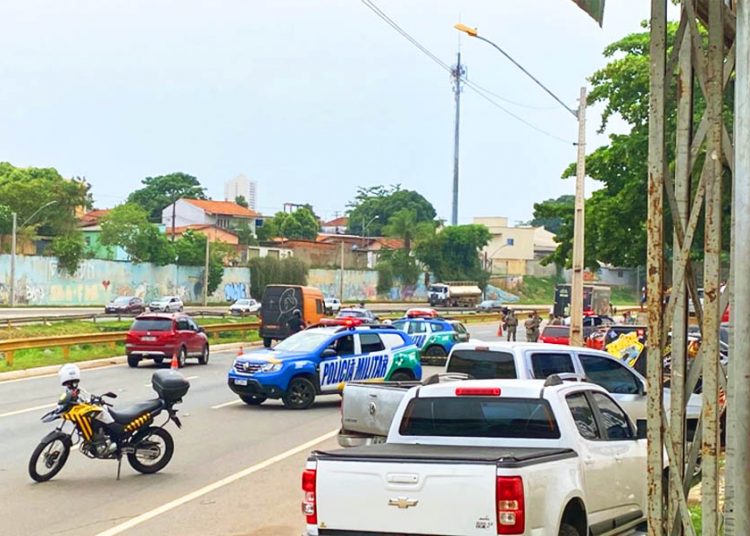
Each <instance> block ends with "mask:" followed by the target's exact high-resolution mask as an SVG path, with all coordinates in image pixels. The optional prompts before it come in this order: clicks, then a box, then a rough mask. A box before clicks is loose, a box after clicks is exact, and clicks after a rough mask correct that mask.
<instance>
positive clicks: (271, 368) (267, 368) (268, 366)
mask: <svg viewBox="0 0 750 536" xmlns="http://www.w3.org/2000/svg"><path fill="white" fill-rule="evenodd" d="M280 370H281V363H265V364H264V365H261V366H260V372H278V371H280Z"/></svg>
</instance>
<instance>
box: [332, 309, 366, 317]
mask: <svg viewBox="0 0 750 536" xmlns="http://www.w3.org/2000/svg"><path fill="white" fill-rule="evenodd" d="M364 316H366V314H365V312H364V311H355V310H354V309H342V310H341V312H340V313H339V314H338V317H339V318H351V317H357V318H362V317H364Z"/></svg>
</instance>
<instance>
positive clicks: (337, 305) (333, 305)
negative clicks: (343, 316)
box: [325, 298, 341, 315]
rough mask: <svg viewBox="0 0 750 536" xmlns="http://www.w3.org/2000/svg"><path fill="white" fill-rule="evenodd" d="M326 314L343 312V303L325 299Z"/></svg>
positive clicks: (336, 299)
mask: <svg viewBox="0 0 750 536" xmlns="http://www.w3.org/2000/svg"><path fill="white" fill-rule="evenodd" d="M325 307H326V313H327V314H329V315H333V314H336V313H338V312H339V311H340V310H341V302H340V301H339V299H338V298H326V299H325Z"/></svg>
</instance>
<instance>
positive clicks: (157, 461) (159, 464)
mask: <svg viewBox="0 0 750 536" xmlns="http://www.w3.org/2000/svg"><path fill="white" fill-rule="evenodd" d="M133 448H134V449H135V452H131V453H129V454H128V463H129V464H130V466H131V467H132V468H133V469H135V470H136V471H138V472H139V473H143V474H146V475H149V474H153V473H158V472H159V471H161V470H162V469H164V468H165V467H166V466H167V464H168V463H169V461H170V460H171V459H172V454H174V440H173V439H172V435H171V434H170V433H169V432H167V431H166V430H165V429H164V428H156V427H153V426H152V427H151V428H149V429H148V430H147V432H146V435H145V436H144V437H143V438H142V439H141V440H140V441H138V443H136V444H135V445H133Z"/></svg>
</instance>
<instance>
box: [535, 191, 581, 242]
mask: <svg viewBox="0 0 750 536" xmlns="http://www.w3.org/2000/svg"><path fill="white" fill-rule="evenodd" d="M575 200H576V197H575V196H574V195H561V196H560V197H558V198H557V199H547V200H545V201H542V202H541V203H534V219H532V220H531V221H529V223H528V224H529V225H531V226H533V227H544V228H545V229H547V230H548V231H549V232H550V233H553V234H555V235H556V234H558V233H559V232H560V231H561V229H562V227H563V225H565V222H566V220H565V218H567V217H568V216H569V211H570V214H572V210H573V209H574V208H575Z"/></svg>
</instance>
